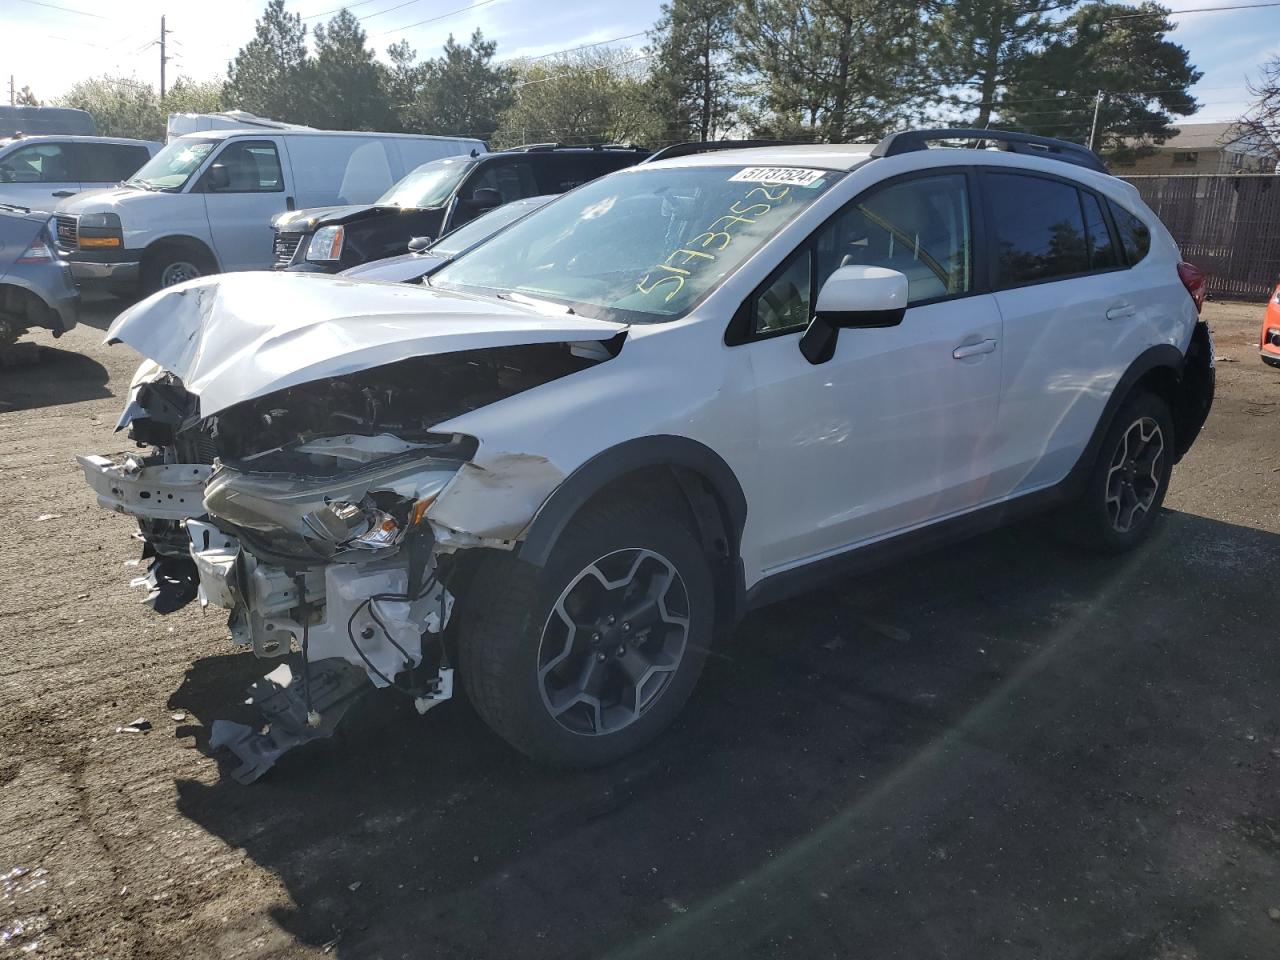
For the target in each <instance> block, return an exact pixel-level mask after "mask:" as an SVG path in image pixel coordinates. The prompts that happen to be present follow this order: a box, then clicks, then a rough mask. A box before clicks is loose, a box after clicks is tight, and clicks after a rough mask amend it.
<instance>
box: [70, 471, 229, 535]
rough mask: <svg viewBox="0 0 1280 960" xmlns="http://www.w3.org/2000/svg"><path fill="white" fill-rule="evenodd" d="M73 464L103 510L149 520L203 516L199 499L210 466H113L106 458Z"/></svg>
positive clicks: (202, 507) (209, 473)
mask: <svg viewBox="0 0 1280 960" xmlns="http://www.w3.org/2000/svg"><path fill="white" fill-rule="evenodd" d="M76 462H77V463H79V464H80V467H81V469H82V470H84V476H85V480H86V481H88V483H89V486H90V487H91V488H92V489H93V492H94V493H95V494H96V495H97V498H98V505H99V506H100V507H102V508H103V509H105V510H110V511H112V512H114V513H127V514H129V515H130V516H133V517H138V518H140V519H150V520H185V519H186V518H187V517H192V516H199V515H200V514H202V513H204V506H203V503H202V496H203V491H204V486H205V482H206V481H207V480H208V479H209V476H210V475H211V474H212V472H213V467H211V466H206V465H205V464H199V463H148V462H147V461H146V460H144V459H138V458H136V457H129V458H127V459H126V460H125V461H124V463H115V462H114V461H112V460H110V459H108V458H107V457H100V456H80V457H76Z"/></svg>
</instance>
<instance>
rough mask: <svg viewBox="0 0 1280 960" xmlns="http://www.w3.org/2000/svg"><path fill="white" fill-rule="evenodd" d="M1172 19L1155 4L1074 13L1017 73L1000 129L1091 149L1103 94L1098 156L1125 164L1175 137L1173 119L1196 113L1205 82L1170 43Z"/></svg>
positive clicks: (1110, 6) (1106, 5)
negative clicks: (1198, 88) (1196, 88)
mask: <svg viewBox="0 0 1280 960" xmlns="http://www.w3.org/2000/svg"><path fill="white" fill-rule="evenodd" d="M1168 12H1169V11H1168V9H1167V8H1165V7H1162V6H1160V5H1159V4H1156V3H1144V4H1142V5H1140V6H1136V7H1132V6H1128V5H1125V4H1120V3H1090V4H1088V5H1086V6H1083V7H1081V8H1080V9H1078V10H1076V11H1075V12H1074V13H1073V14H1072V15H1071V16H1070V17H1068V18H1067V19H1066V20H1065V21H1064V22H1063V24H1062V25H1061V26H1060V28H1059V31H1058V35H1057V36H1056V37H1055V39H1053V40H1052V41H1051V42H1050V43H1049V44H1048V45H1046V46H1045V47H1044V49H1043V50H1041V51H1040V52H1039V53H1037V54H1035V55H1034V56H1032V57H1030V58H1028V59H1027V60H1026V62H1025V63H1024V64H1023V65H1022V66H1021V67H1020V68H1019V71H1018V73H1017V75H1016V77H1015V79H1014V81H1013V82H1012V83H1010V85H1009V88H1008V98H1007V100H1006V101H1005V105H1004V107H1003V108H1002V109H1001V110H1000V121H1001V125H1002V126H1013V127H1017V128H1018V129H1022V130H1027V131H1029V132H1031V133H1039V134H1043V135H1045V136H1051V137H1062V138H1064V139H1067V140H1074V141H1076V142H1077V143H1086V142H1088V139H1089V133H1090V129H1091V127H1092V124H1093V114H1094V106H1095V101H1096V100H1097V98H1098V94H1099V91H1100V92H1101V98H1100V100H1098V107H1099V109H1098V135H1097V141H1096V143H1095V147H1096V148H1097V149H1098V150H1100V151H1102V152H1105V153H1108V154H1110V155H1111V156H1113V157H1114V158H1116V159H1122V160H1123V159H1128V158H1131V157H1132V156H1134V155H1137V154H1141V153H1143V152H1149V151H1150V149H1151V145H1152V144H1157V143H1163V142H1164V141H1165V140H1167V139H1168V138H1169V137H1171V136H1173V134H1174V132H1175V129H1174V128H1173V126H1172V123H1173V120H1174V116H1175V115H1178V116H1186V115H1189V114H1191V113H1194V112H1195V111H1196V109H1198V104H1197V103H1196V101H1195V98H1193V97H1192V96H1191V94H1190V92H1189V88H1190V87H1191V85H1192V84H1194V83H1195V82H1196V81H1197V80H1199V79H1200V77H1201V73H1200V71H1199V70H1197V69H1195V67H1194V66H1193V65H1192V64H1191V61H1190V57H1189V56H1188V54H1187V51H1186V50H1185V49H1184V48H1183V47H1181V46H1179V45H1178V44H1176V43H1173V42H1172V41H1171V40H1169V39H1168V38H1167V34H1168V33H1169V31H1171V30H1172V29H1173V24H1171V23H1170V22H1169V20H1168V17H1167V14H1168Z"/></svg>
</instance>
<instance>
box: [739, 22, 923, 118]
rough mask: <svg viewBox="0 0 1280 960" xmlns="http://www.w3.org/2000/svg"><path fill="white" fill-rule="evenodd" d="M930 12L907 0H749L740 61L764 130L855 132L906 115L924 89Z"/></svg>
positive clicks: (741, 34)
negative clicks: (925, 34) (925, 27)
mask: <svg viewBox="0 0 1280 960" xmlns="http://www.w3.org/2000/svg"><path fill="white" fill-rule="evenodd" d="M924 22H925V18H924V13H923V12H922V10H921V7H920V6H919V5H916V4H909V3H906V2H905V0H745V2H744V3H743V4H742V5H741V7H740V9H739V14H738V36H739V38H740V50H741V52H740V54H739V63H740V65H741V67H742V69H743V70H744V72H745V73H746V75H747V77H748V80H749V82H750V86H751V89H752V91H753V92H754V93H755V95H756V99H757V101H758V103H759V106H758V107H757V108H756V109H755V110H754V111H751V112H749V113H748V115H747V119H748V122H749V123H750V125H751V126H752V127H753V128H754V129H755V131H756V132H757V133H758V134H762V135H769V136H781V137H788V138H796V139H819V140H831V141H849V140H859V139H865V138H867V137H876V136H879V135H881V134H882V133H884V132H885V131H886V130H888V129H889V128H891V127H892V126H894V125H895V124H896V123H898V122H899V121H900V120H901V119H902V118H903V117H904V116H906V115H907V114H908V112H909V105H910V103H911V102H912V100H913V99H914V98H917V97H918V96H919V94H920V93H921V91H922V89H923V82H924V78H923V68H922V51H923V49H924V41H925V36H924Z"/></svg>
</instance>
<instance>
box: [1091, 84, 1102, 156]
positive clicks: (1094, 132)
mask: <svg viewBox="0 0 1280 960" xmlns="http://www.w3.org/2000/svg"><path fill="white" fill-rule="evenodd" d="M1101 109H1102V91H1101V90H1099V91H1098V95H1097V97H1095V98H1094V101H1093V126H1091V127H1090V128H1089V149H1090V150H1092V149H1093V148H1094V147H1093V144H1094V142H1095V141H1096V140H1097V138H1098V112H1099V111H1100V110H1101Z"/></svg>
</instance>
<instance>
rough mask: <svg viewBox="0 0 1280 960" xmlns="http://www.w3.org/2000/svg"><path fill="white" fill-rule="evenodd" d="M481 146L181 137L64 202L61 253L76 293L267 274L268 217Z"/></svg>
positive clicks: (250, 135)
mask: <svg viewBox="0 0 1280 960" xmlns="http://www.w3.org/2000/svg"><path fill="white" fill-rule="evenodd" d="M485 149H486V145H485V143H484V141H482V140H473V139H469V138H465V137H425V136H413V135H409V134H389V133H359V132H338V131H330V130H209V131H204V132H200V133H193V134H188V135H186V136H182V137H178V138H177V139H175V140H173V141H171V142H170V143H169V144H168V146H166V147H165V148H164V149H163V150H161V151H160V152H159V153H157V154H156V155H155V156H154V157H152V159H151V160H150V161H149V162H148V163H147V164H146V165H145V166H143V167H142V169H140V170H139V171H138V172H137V173H135V174H134V175H133V176H131V177H130V178H129V179H128V180H126V181H125V182H124V183H123V184H121V185H120V186H118V187H112V188H110V189H106V190H91V191H88V192H86V193H81V194H79V195H77V196H75V197H72V198H70V199H68V200H65V201H63V202H62V203H61V204H60V205H59V206H58V207H57V210H56V223H55V227H56V231H57V242H58V252H59V254H60V255H61V256H62V257H64V258H65V259H66V260H68V261H69V262H70V263H71V271H72V273H73V275H74V276H75V278H76V282H77V283H78V284H79V285H80V289H81V290H82V291H88V290H100V291H105V292H109V293H118V294H125V295H128V294H132V293H135V292H137V290H138V289H139V287H141V289H142V290H143V291H144V292H150V291H153V290H159V289H160V288H162V287H167V286H172V285H173V284H175V283H181V282H182V281H183V280H190V279H191V278H193V277H198V276H201V275H203V274H208V273H217V272H220V271H230V270H265V269H269V268H270V266H271V262H272V250H271V245H272V240H273V232H272V229H271V220H272V218H273V217H274V216H275V215H276V214H278V213H281V212H283V211H285V210H294V209H298V208H301V207H322V206H329V205H334V204H347V203H368V202H370V201H372V200H376V199H377V198H378V197H379V196H381V195H382V193H383V192H384V191H385V190H386V189H387V188H388V187H389V186H391V184H393V183H394V182H395V181H397V180H399V179H400V178H401V177H402V176H403V175H404V174H405V173H406V172H407V171H409V170H412V169H413V168H414V167H416V166H418V165H419V164H422V163H426V162H427V161H429V160H435V159H438V158H440V157H448V156H456V155H458V154H466V153H471V152H473V151H474V152H476V153H479V152H483V151H484V150H485Z"/></svg>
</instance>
